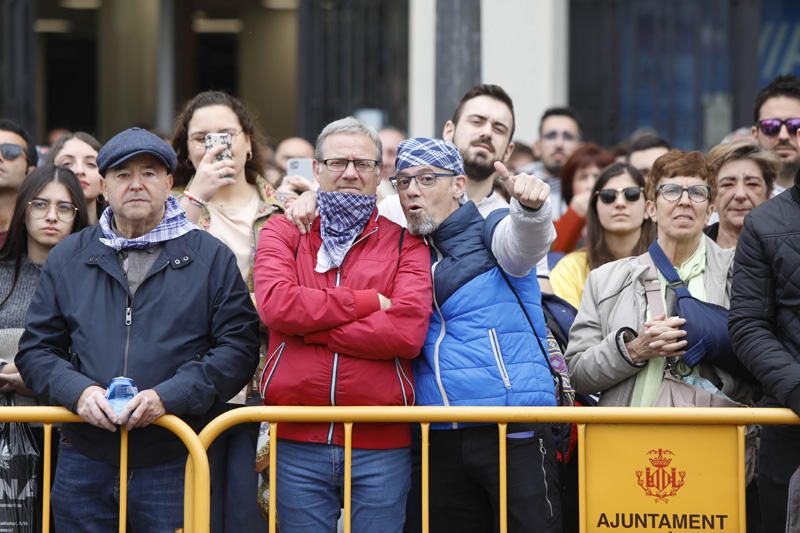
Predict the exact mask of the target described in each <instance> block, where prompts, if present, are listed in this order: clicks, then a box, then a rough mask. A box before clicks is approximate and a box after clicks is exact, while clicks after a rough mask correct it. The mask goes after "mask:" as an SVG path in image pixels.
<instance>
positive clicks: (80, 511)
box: [51, 442, 186, 533]
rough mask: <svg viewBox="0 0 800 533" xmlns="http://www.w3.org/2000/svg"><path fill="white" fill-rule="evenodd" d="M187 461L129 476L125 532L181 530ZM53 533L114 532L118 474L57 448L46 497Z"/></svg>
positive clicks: (140, 470) (131, 471)
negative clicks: (55, 532)
mask: <svg viewBox="0 0 800 533" xmlns="http://www.w3.org/2000/svg"><path fill="white" fill-rule="evenodd" d="M185 467H186V458H181V459H176V460H173V461H170V462H168V463H164V464H160V465H156V466H150V467H144V468H135V469H129V470H128V525H129V527H128V531H142V532H148V533H162V532H163V533H175V530H176V529H177V528H181V527H183V476H184V469H185ZM51 499H52V505H53V516H54V523H55V526H56V531H58V532H61V531H66V532H70V533H73V532H82V531H85V532H87V533H90V532H91V533H97V532H105V531H108V532H109V533H111V532H116V531H118V527H119V526H118V524H119V468H117V467H116V466H113V465H109V464H106V463H103V462H101V461H96V460H94V459H91V458H89V457H86V456H85V455H83V454H82V453H80V452H78V451H77V450H75V449H74V448H73V447H72V446H71V445H70V444H67V443H64V442H62V443H61V444H60V446H59V449H58V466H57V467H56V478H55V482H54V483H53V490H52V493H51Z"/></svg>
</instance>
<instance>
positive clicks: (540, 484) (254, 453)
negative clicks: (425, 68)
mask: <svg viewBox="0 0 800 533" xmlns="http://www.w3.org/2000/svg"><path fill="white" fill-rule="evenodd" d="M753 119H754V121H753V126H752V129H751V134H750V135H749V136H742V135H737V136H735V137H734V138H730V139H728V138H726V139H723V140H722V142H721V143H720V144H719V145H718V146H715V147H713V148H712V149H711V150H709V151H708V153H703V152H701V151H697V150H695V151H681V150H677V149H673V148H672V147H671V146H670V144H669V142H668V140H666V139H664V138H662V137H660V136H659V135H658V134H657V133H656V132H654V131H644V132H637V133H636V134H635V135H634V136H633V137H632V138H631V139H629V140H628V141H626V142H624V143H621V144H620V145H618V146H615V147H606V148H604V147H601V146H598V145H597V144H594V143H591V142H588V140H587V139H586V135H585V132H584V130H583V127H582V124H581V121H580V118H579V116H578V115H577V114H576V112H575V111H574V110H572V109H570V108H568V107H553V108H550V109H548V110H547V111H546V112H545V113H544V114H543V115H542V117H541V120H540V123H539V131H538V138H537V140H536V141H535V143H534V144H533V145H532V146H530V147H526V146H524V145H522V143H517V142H514V135H515V126H516V122H515V114H514V104H513V102H512V100H511V97H510V96H509V95H508V94H507V93H506V92H505V91H504V90H503V89H502V88H501V87H499V86H497V85H488V84H482V85H477V86H475V87H473V88H472V89H470V90H469V91H468V92H467V93H466V94H465V95H464V96H463V98H462V99H461V100H460V101H459V102H458V103H457V105H456V107H455V109H454V111H453V114H452V118H451V119H450V120H448V121H447V122H446V123H445V124H444V125H443V126H442V131H441V137H439V138H427V137H415V138H407V137H408V136H407V135H406V134H405V133H404V132H402V131H400V130H398V129H396V128H391V127H387V128H384V129H382V130H380V131H375V130H374V129H373V128H371V127H370V126H368V125H366V124H364V123H362V122H360V121H358V120H357V119H355V118H353V117H346V118H342V119H339V120H336V121H334V122H331V123H330V124H327V125H326V126H325V127H324V128H323V129H322V130H321V133H320V134H319V136H318V138H317V139H316V143H315V145H312V144H311V143H309V142H308V141H307V140H305V139H302V138H297V137H292V138H288V139H284V140H283V141H281V142H280V143H278V144H277V145H275V146H271V145H269V144H268V143H267V142H266V140H265V138H264V137H263V135H262V133H261V129H260V127H259V126H258V124H257V123H256V121H255V119H254V117H253V115H252V114H251V112H250V111H249V110H248V109H247V107H246V106H245V105H244V104H243V103H242V102H241V101H239V100H238V99H237V98H235V97H233V96H231V95H229V94H227V93H223V92H217V91H208V92H203V93H200V94H198V95H196V96H195V97H194V98H192V99H191V100H190V101H189V102H188V103H187V104H186V106H185V108H184V109H183V111H182V113H181V114H180V116H179V117H178V118H177V119H176V127H175V132H174V134H173V136H172V138H171V139H164V138H162V137H160V136H158V135H156V134H155V133H153V132H150V131H148V130H146V129H142V128H138V127H132V128H128V129H126V130H124V131H121V132H119V133H117V134H116V135H115V136H113V137H112V138H111V139H109V140H108V141H107V142H106V143H105V144H101V143H100V142H98V140H97V139H95V138H94V137H93V136H92V135H90V134H88V133H85V132H74V133H70V132H67V133H65V134H63V135H62V136H61V137H60V138H59V139H57V140H56V141H55V142H54V144H53V145H52V146H51V147H50V148H49V151H48V152H47V155H46V157H45V158H43V160H42V161H40V157H39V155H38V152H37V147H36V146H35V144H34V142H33V140H32V139H31V137H30V135H29V134H28V133H27V132H26V131H25V130H24V129H23V128H21V127H20V126H19V125H18V124H16V123H14V122H13V121H10V120H7V119H3V120H0V281H1V282H2V283H0V393H2V394H4V395H6V396H7V398H8V401H10V402H13V403H14V404H17V405H26V404H27V405H30V404H36V403H39V404H42V405H59V406H64V407H66V408H68V409H70V410H72V411H74V412H76V413H77V414H78V415H80V416H81V417H82V418H83V419H84V420H85V421H86V422H87V424H68V425H64V426H63V427H62V428H61V429H60V431H59V437H58V438H59V442H58V455H57V466H56V474H55V481H54V484H53V489H52V495H51V497H52V502H53V505H52V506H53V513H54V524H55V527H56V530H58V531H106V530H113V529H115V528H116V527H117V521H118V504H119V502H118V479H117V476H118V470H117V469H118V463H119V439H118V437H117V435H116V434H115V432H116V431H117V429H118V428H119V427H120V426H124V427H126V428H127V429H128V430H131V433H130V443H131V446H130V456H129V471H130V472H131V477H130V480H129V483H128V502H127V504H128V506H127V508H128V512H127V516H128V521H129V524H130V527H131V530H133V531H174V530H176V529H178V528H180V527H182V522H183V505H182V502H183V475H184V464H185V455H186V452H185V449H183V447H182V445H181V444H180V442H179V441H178V440H177V438H175V437H174V436H172V435H171V434H169V433H168V432H166V431H165V430H163V429H161V428H158V427H156V426H155V425H153V422H154V421H155V420H156V419H158V417H160V416H162V415H164V414H174V415H177V416H180V417H181V418H183V419H184V420H185V421H186V422H187V423H188V424H189V425H191V426H192V427H193V428H194V429H196V430H200V429H201V428H202V427H203V426H204V425H205V424H206V423H207V422H208V421H209V420H211V419H212V418H214V417H215V416H217V415H219V414H220V413H223V412H225V411H227V410H231V409H236V408H237V407H239V406H242V405H262V404H265V405H280V406H289V405H300V406H303V405H306V406H308V405H334V406H339V405H393V406H413V405H428V406H532V407H535V406H557V405H559V406H569V405H572V404H573V402H575V401H580V402H581V403H583V404H585V405H593V404H599V405H601V406H602V405H610V406H639V407H649V406H692V405H694V406H768V407H788V408H790V409H792V410H793V411H794V412H795V413H798V414H800V333H798V331H799V330H798V329H795V327H796V326H797V324H798V320H800V311H799V309H800V308H799V307H798V305H797V302H798V301H799V300H800V274H798V272H800V269H798V268H797V266H798V261H797V260H796V259H797V258H798V257H800V238H798V235H800V227H796V226H800V188H798V187H800V185H798V182H797V178H796V177H797V176H798V175H800V148H799V146H800V79H798V78H795V77H793V76H779V77H778V78H776V79H775V80H774V81H773V82H772V83H771V84H770V85H769V86H767V87H765V88H764V89H763V90H762V91H761V92H760V93H759V95H758V97H757V99H756V102H755V105H754V117H753ZM220 138H223V139H225V142H220V143H216V144H215V142H213V141H214V140H215V139H220ZM298 160H300V161H308V163H309V168H310V169H311V173H312V174H313V175H311V176H304V175H301V174H299V173H298V174H294V173H293V171H294V169H295V168H296V167H295V166H293V165H296V164H297V161H298ZM40 163H41V164H40ZM762 204H763V205H762ZM550 305H559V306H562V307H563V308H569V309H572V312H573V313H574V316H575V318H574V322H573V323H572V324H571V327H567V329H568V330H569V331H568V338H565V339H561V340H560V341H559V339H557V335H556V333H558V331H559V328H560V327H562V326H563V325H562V324H556V323H554V322H553V320H554V319H553V318H552V313H550V312H549V311H548V306H550ZM119 377H125V378H130V379H131V380H133V382H134V383H135V386H136V388H137V390H136V391H135V393H134V394H133V395H132V397H131V398H130V399H129V400H128V401H127V403H126V404H125V405H124V407H121V408H116V406H115V405H113V406H112V402H111V401H110V399H109V397H108V391H109V389H110V385H111V384H112V382H113V381H115V380H116V379H118V378H119ZM431 430H432V431H431V436H430V443H429V445H430V458H431V461H430V475H429V480H430V481H429V488H430V526H431V529H432V530H433V531H456V530H457V531H476V532H482V531H491V530H494V529H495V528H496V526H497V523H498V521H499V509H498V502H499V494H500V491H501V487H500V486H499V482H500V479H499V476H498V471H499V464H498V461H499V457H498V450H497V445H496V443H497V436H498V428H497V427H496V426H495V425H491V424H463V423H455V422H454V423H448V424H433V425H432V426H431ZM562 430H563V428H561V427H560V428H556V427H551V426H550V425H548V424H538V423H537V424H510V425H509V426H508V430H507V459H506V460H507V465H508V500H507V502H508V503H507V509H508V524H509V530H510V531H530V530H534V531H552V532H562V531H577V497H578V496H577V489H576V487H577V477H576V473H575V472H576V470H575V469H574V461H575V459H574V455H572V454H570V453H568V450H567V448H565V447H564V445H563V442H564V440H565V439H564V437H565V436H564V435H563V434H560V431H562ZM40 438H41V437H40ZM566 440H567V441H569V436H566ZM344 441H345V437H344V429H343V427H342V425H341V424H335V423H281V424H280V425H279V427H278V431H277V434H276V435H272V436H271V441H270V440H269V439H268V438H267V435H266V433H265V431H264V428H263V427H259V424H256V423H250V424H242V425H239V426H235V427H234V428H232V429H230V430H228V431H226V432H225V433H224V434H223V435H222V436H221V437H220V438H218V439H217V440H216V441H215V443H214V444H213V446H212V448H211V449H210V450H209V460H210V466H211V477H212V499H211V521H212V522H211V526H212V531H256V530H263V529H264V528H265V515H266V511H267V505H268V504H267V502H268V498H267V497H266V494H265V489H264V485H263V474H264V473H265V472H264V466H265V465H264V457H265V454H266V453H267V451H268V450H269V447H270V446H275V447H276V449H277V467H276V469H277V471H276V478H277V486H276V499H277V509H276V511H277V516H278V522H279V526H280V529H281V531H284V532H287V533H291V532H317V531H335V529H336V523H337V520H338V519H339V517H340V514H341V507H342V498H343V481H344V468H345V458H344V449H343V446H344ZM352 443H353V454H352V465H351V472H352V478H351V480H352V481H351V483H352V526H353V529H354V531H359V532H370V531H382V532H383V531H398V532H399V531H404V532H415V531H419V530H420V529H421V507H420V501H421V474H420V468H421V467H420V435H419V430H418V427H417V426H416V425H413V424H412V425H406V424H377V423H370V424H366V423H356V424H355V425H354V427H353V433H352ZM747 443H748V472H750V475H749V476H748V480H747V483H748V485H747V491H748V505H747V512H748V531H754V532H758V531H764V532H772V531H783V530H784V528H785V524H786V523H787V520H790V521H791V520H793V519H797V517H798V516H800V515H797V514H796V513H798V512H800V511H798V509H796V508H795V507H794V506H793V505H791V504H790V501H791V497H790V483H792V486H794V484H800V473H799V474H797V476H795V472H796V471H798V472H800V470H798V466H800V452H798V450H800V446H798V444H800V429H798V428H797V427H796V426H764V427H763V428H760V434H759V432H758V431H752V432H751V433H750V434H748V440H747ZM567 445H568V442H567ZM571 461H572V462H573V463H572V468H571V467H570V462H571ZM256 465H260V466H259V467H258V468H257V467H256ZM257 470H260V471H261V475H262V481H259V473H258V471H257Z"/></svg>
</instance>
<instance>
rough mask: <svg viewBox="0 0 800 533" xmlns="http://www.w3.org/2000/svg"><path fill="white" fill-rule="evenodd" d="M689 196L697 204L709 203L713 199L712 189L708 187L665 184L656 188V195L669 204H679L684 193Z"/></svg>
mask: <svg viewBox="0 0 800 533" xmlns="http://www.w3.org/2000/svg"><path fill="white" fill-rule="evenodd" d="M684 191H685V192H687V193H688V194H689V200H691V201H692V202H694V203H696V204H702V203H703V202H707V201H708V200H709V199H710V198H711V187H709V186H708V185H692V186H691V187H681V186H680V185H677V184H675V183H664V184H663V185H659V186H658V187H656V194H660V195H661V197H662V198H663V199H664V200H666V201H668V202H677V201H678V200H680V198H681V196H683V193H684Z"/></svg>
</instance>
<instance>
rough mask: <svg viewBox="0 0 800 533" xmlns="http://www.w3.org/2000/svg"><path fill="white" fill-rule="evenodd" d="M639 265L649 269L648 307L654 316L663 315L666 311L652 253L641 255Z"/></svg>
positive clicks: (646, 286) (647, 286)
mask: <svg viewBox="0 0 800 533" xmlns="http://www.w3.org/2000/svg"><path fill="white" fill-rule="evenodd" d="M659 250H660V248H659ZM662 253H663V252H662ZM639 263H640V264H642V265H644V266H646V267H647V273H646V274H645V278H644V293H645V295H646V296H647V307H649V308H650V312H651V313H652V314H653V316H657V315H660V314H663V313H664V312H665V311H664V301H663V300H662V299H661V283H659V281H658V274H656V266H655V264H654V263H653V258H652V257H651V256H650V253H649V252H645V253H643V254H642V255H640V256H639ZM673 271H674V269H673ZM676 275H677V273H676Z"/></svg>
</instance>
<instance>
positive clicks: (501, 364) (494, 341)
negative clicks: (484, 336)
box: [489, 328, 511, 389]
mask: <svg viewBox="0 0 800 533" xmlns="http://www.w3.org/2000/svg"><path fill="white" fill-rule="evenodd" d="M489 344H490V345H491V346H492V353H493V354H494V362H495V364H496V365H497V370H498V372H500V377H501V378H502V380H503V385H504V386H505V388H507V389H510V388H511V379H509V377H508V372H507V371H506V363H505V361H503V352H502V351H501V350H500V340H499V339H498V338H497V331H496V330H495V329H494V328H491V329H490V330H489Z"/></svg>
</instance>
